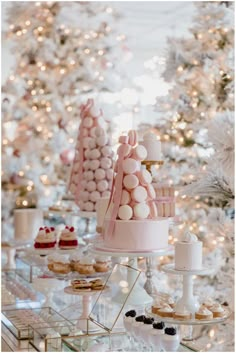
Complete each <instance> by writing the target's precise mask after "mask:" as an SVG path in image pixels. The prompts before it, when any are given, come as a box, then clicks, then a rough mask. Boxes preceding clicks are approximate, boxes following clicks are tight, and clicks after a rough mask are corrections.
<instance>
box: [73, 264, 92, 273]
mask: <svg viewBox="0 0 236 353" xmlns="http://www.w3.org/2000/svg"><path fill="white" fill-rule="evenodd" d="M75 269H76V271H77V272H78V273H80V274H81V275H90V274H93V273H95V270H94V268H93V265H92V264H91V265H85V264H81V263H78V264H76V265H75Z"/></svg>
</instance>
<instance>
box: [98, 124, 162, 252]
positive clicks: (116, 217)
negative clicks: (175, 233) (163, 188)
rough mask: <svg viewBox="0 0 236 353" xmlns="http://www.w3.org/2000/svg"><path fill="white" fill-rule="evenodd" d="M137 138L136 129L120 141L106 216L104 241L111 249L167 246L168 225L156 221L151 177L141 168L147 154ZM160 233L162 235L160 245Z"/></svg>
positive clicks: (121, 137)
mask: <svg viewBox="0 0 236 353" xmlns="http://www.w3.org/2000/svg"><path fill="white" fill-rule="evenodd" d="M137 138H138V136H137V132H136V131H135V130H130V131H129V133H128V136H120V138H119V142H120V146H119V147H118V150H117V154H118V159H117V161H116V164H115V172H116V173H117V174H116V177H115V181H114V185H113V192H112V197H111V200H110V205H109V207H108V212H107V214H106V217H105V222H106V224H105V230H104V242H105V244H106V245H107V246H109V247H114V248H126V249H128V248H131V249H135V248H136V249H140V250H142V249H145V248H146V249H152V248H153V246H154V247H155V248H156V247H159V246H160V247H162V246H167V242H168V225H167V224H166V223H165V222H164V223H163V222H162V220H157V207H156V204H155V202H154V199H155V196H156V195H155V190H154V188H153V186H152V176H151V174H150V173H149V172H148V171H147V170H146V169H143V167H142V166H141V161H143V160H144V159H145V158H146V156H147V151H146V148H145V147H144V146H142V145H138V144H137ZM158 232H162V233H163V242H160V244H159V246H158V244H156V239H158ZM145 233H146V234H145ZM148 238H150V241H148Z"/></svg>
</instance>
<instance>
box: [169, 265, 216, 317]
mask: <svg viewBox="0 0 236 353" xmlns="http://www.w3.org/2000/svg"><path fill="white" fill-rule="evenodd" d="M162 270H163V271H164V272H166V273H169V274H172V275H181V276H183V293H182V297H181V298H180V299H179V300H178V301H177V302H176V306H175V309H176V310H177V311H183V309H184V308H186V309H187V310H188V311H190V312H191V313H192V314H194V313H195V312H196V311H197V310H198V308H199V306H200V305H199V303H198V300H197V298H196V297H195V296H194V295H193V276H195V275H198V276H205V275H210V274H212V273H213V272H214V269H213V268H212V269H211V268H206V267H203V268H202V269H201V270H192V271H181V270H176V269H175V267H174V264H168V265H164V266H163V267H162Z"/></svg>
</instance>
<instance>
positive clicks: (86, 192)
mask: <svg viewBox="0 0 236 353" xmlns="http://www.w3.org/2000/svg"><path fill="white" fill-rule="evenodd" d="M80 117H81V124H80V127H79V134H78V138H77V144H76V151H75V158H74V161H73V166H72V170H71V176H70V182H69V190H70V191H71V193H72V194H74V195H75V202H76V204H77V205H78V206H79V208H80V210H81V211H86V212H95V211H96V210H97V202H98V200H99V199H100V198H101V197H108V198H110V194H111V187H112V182H111V180H112V179H113V159H112V157H113V151H112V146H111V140H110V139H109V137H108V134H107V123H106V121H105V120H104V118H103V116H102V111H101V110H100V109H97V108H96V107H95V105H94V102H93V100H92V99H89V100H88V101H87V103H86V104H85V105H82V106H81V113H80Z"/></svg>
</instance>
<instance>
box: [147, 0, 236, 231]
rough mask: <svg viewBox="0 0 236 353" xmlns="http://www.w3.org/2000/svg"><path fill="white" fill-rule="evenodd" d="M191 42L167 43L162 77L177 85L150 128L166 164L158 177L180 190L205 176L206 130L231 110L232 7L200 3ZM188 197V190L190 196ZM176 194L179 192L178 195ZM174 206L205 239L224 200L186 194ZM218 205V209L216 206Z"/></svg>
mask: <svg viewBox="0 0 236 353" xmlns="http://www.w3.org/2000/svg"><path fill="white" fill-rule="evenodd" d="M195 5H196V7H197V15H196V17H195V19H194V27H193V28H192V29H191V37H190V38H187V39H186V38H181V39H176V38H173V39H169V48H168V49H169V50H168V52H167V59H166V68H165V71H164V73H163V76H164V77H165V78H166V79H168V80H170V79H172V80H173V81H174V82H175V84H174V86H173V87H172V88H171V89H170V91H169V94H168V96H167V97H165V98H164V99H162V100H159V101H158V104H157V109H159V110H162V118H160V119H159V120H158V123H157V125H156V126H155V127H154V128H155V130H156V132H157V134H158V135H159V136H160V139H161V140H162V145H163V154H164V157H165V161H166V163H165V164H164V166H163V167H162V168H160V170H158V175H159V177H162V178H163V179H167V180H168V181H169V182H170V183H171V184H175V185H178V186H179V189H181V190H183V187H184V186H186V185H188V184H190V183H191V182H193V181H194V180H195V179H196V178H197V176H198V175H199V173H200V172H204V170H205V169H206V164H207V161H208V158H209V156H211V155H212V154H213V147H212V142H211V141H209V139H208V128H209V124H210V123H211V121H212V119H213V118H214V116H215V115H216V114H217V113H219V112H225V111H233V110H234V94H233V82H234V66H233V43H234V29H233V28H234V26H233V18H234V16H233V14H234V12H233V3H232V2H198V3H196V4H195ZM221 187H222V188H225V189H226V190H227V191H226V190H225V192H226V193H227V198H228V199H229V198H231V199H232V198H233V197H234V196H233V190H232V181H231V182H230V181H229V180H225V183H224V184H222V185H221ZM188 191H189V190H188ZM177 194H179V192H178V191H177ZM178 202H179V204H178V205H177V206H178V207H177V208H178V210H179V213H180V214H181V217H182V220H183V221H184V222H185V224H184V225H182V226H179V230H178V231H180V232H181V231H182V230H183V229H184V228H185V226H189V228H190V230H191V231H195V232H196V233H197V234H198V235H199V236H200V237H204V235H205V234H206V233H207V231H208V229H207V218H206V216H207V214H208V212H209V206H225V205H226V203H227V202H226V203H225V200H223V199H222V198H221V201H219V199H218V200H216V198H215V197H214V196H212V194H211V195H208V196H206V195H203V194H197V193H195V195H194V197H192V196H191V197H188V195H187V191H185V190H184V192H182V195H181V196H180V195H179V197H178ZM219 202H220V203H219Z"/></svg>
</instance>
